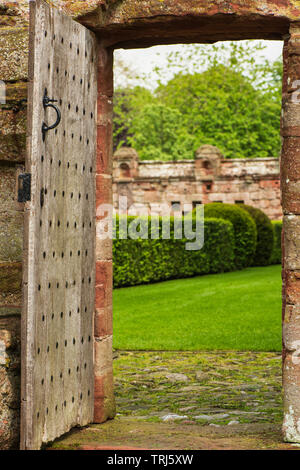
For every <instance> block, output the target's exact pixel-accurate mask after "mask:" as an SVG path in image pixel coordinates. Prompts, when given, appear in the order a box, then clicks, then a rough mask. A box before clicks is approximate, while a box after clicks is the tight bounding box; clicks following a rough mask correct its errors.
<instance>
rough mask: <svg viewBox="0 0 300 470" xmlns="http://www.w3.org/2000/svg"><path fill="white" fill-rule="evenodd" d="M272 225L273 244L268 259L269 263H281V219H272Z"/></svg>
mask: <svg viewBox="0 0 300 470" xmlns="http://www.w3.org/2000/svg"><path fill="white" fill-rule="evenodd" d="M272 226H273V230H274V244H273V252H272V255H271V259H270V264H281V232H282V221H281V220H272Z"/></svg>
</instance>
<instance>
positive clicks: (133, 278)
mask: <svg viewBox="0 0 300 470" xmlns="http://www.w3.org/2000/svg"><path fill="white" fill-rule="evenodd" d="M121 217H122V216H120V217H117V218H116V234H117V237H116V239H115V240H114V241H113V264H114V287H122V286H134V285H137V284H146V283H150V282H158V281H163V280H167V279H176V278H185V277H191V276H196V275H199V274H209V273H220V272H225V271H231V270H233V269H235V264H234V232H233V227H232V224H231V223H230V222H229V221H226V220H221V219H214V218H212V219H208V218H207V219H205V221H204V246H203V248H202V249H201V250H197V251H187V250H186V249H185V244H186V242H189V241H190V240H186V239H184V238H183V239H180V240H174V236H173V234H174V218H172V219H171V223H170V226H171V238H170V239H169V240H164V239H162V238H161V232H162V230H161V228H162V218H159V234H160V239H157V240H153V239H151V237H150V236H149V234H150V230H151V228H150V225H151V224H150V222H149V221H150V218H147V217H146V218H145V217H144V218H143V220H146V221H147V220H148V222H149V223H148V226H149V227H148V238H147V239H144V238H137V239H134V240H133V239H130V238H128V239H124V240H122V239H121V240H120V239H119V235H120V231H121V229H120V220H121ZM123 217H124V216H123ZM134 219H136V217H128V219H127V220H128V222H127V227H128V224H129V223H130V222H132V221H133V220H134ZM193 220H194V219H193ZM194 223H195V220H194ZM146 230H147V229H146ZM144 234H146V233H145V232H144Z"/></svg>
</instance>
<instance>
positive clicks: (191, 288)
mask: <svg viewBox="0 0 300 470" xmlns="http://www.w3.org/2000/svg"><path fill="white" fill-rule="evenodd" d="M280 272H281V266H279V265H276V266H267V267H262V268H248V269H245V270H243V271H236V272H230V273H226V274H210V275H207V276H199V277H194V278H189V279H180V280H174V281H166V282H161V283H157V284H151V285H144V286H136V287H126V288H122V289H115V290H114V347H115V348H117V349H145V350H147V349H154V350H156V349H157V350H214V349H219V350H240V351H242V350H244V351H245V350H252V351H280V350H281V277H280Z"/></svg>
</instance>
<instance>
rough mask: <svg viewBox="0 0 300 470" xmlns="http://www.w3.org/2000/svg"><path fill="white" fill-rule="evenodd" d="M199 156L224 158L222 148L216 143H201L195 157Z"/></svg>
mask: <svg viewBox="0 0 300 470" xmlns="http://www.w3.org/2000/svg"><path fill="white" fill-rule="evenodd" d="M197 158H207V159H210V158H212V159H217V158H218V159H222V158H224V156H223V154H222V152H221V150H220V149H218V147H215V146H214V145H201V147H199V148H198V149H197V150H196V152H195V159H197Z"/></svg>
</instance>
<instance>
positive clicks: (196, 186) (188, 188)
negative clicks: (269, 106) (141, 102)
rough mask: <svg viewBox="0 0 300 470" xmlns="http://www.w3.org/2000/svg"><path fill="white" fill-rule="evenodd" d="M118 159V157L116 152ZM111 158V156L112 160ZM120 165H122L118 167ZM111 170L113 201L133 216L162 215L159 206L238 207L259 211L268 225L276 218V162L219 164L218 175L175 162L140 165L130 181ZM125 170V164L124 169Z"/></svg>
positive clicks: (190, 163)
mask: <svg viewBox="0 0 300 470" xmlns="http://www.w3.org/2000/svg"><path fill="white" fill-rule="evenodd" d="M117 153H118V152H117ZM117 153H116V154H117ZM124 161H125V160H124V159H123V160H122V162H124ZM120 165H121V160H120V161H119V165H118V164H117V163H116V162H115V164H114V184H113V198H114V206H115V208H118V198H119V195H122V196H127V198H128V201H129V204H130V205H132V204H134V206H135V208H136V209H137V210H143V209H145V212H149V211H150V210H152V211H154V212H155V213H161V214H163V213H165V212H166V211H165V210H164V208H163V205H165V204H171V203H172V202H180V203H181V205H182V209H183V205H184V204H193V203H196V202H198V203H200V202H202V203H204V204H207V203H209V202H223V203H230V204H234V203H236V202H238V201H239V202H240V201H243V202H244V203H245V204H249V205H251V206H254V207H258V208H259V209H261V210H263V211H264V212H265V213H266V214H267V215H268V216H269V217H270V218H271V219H274V220H277V219H280V218H281V216H282V210H281V204H280V178H279V161H278V159H276V158H265V159H245V160H238V159H236V160H221V161H220V169H219V170H218V174H214V175H205V174H202V173H200V174H199V172H198V171H197V164H196V161H195V160H187V161H180V162H157V161H146V162H145V161H140V162H138V170H137V171H136V173H135V175H132V177H129V178H124V177H122V175H121V174H120V172H119V171H118V169H119V166H120ZM128 165H129V166H130V163H128Z"/></svg>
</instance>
